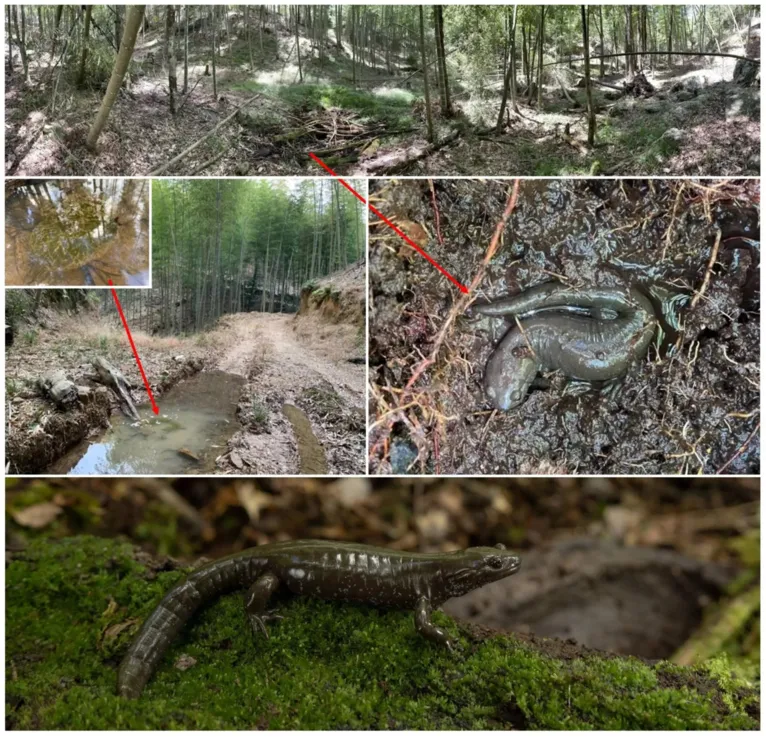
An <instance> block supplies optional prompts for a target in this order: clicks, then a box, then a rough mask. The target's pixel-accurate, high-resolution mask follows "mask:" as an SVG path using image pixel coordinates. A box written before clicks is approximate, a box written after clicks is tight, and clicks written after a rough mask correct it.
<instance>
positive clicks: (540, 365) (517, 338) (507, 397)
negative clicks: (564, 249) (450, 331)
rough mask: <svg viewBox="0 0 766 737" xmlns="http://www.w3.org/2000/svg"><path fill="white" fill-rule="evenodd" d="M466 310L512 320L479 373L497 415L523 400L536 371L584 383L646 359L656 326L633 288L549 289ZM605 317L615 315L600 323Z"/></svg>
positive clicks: (649, 308) (536, 289)
mask: <svg viewBox="0 0 766 737" xmlns="http://www.w3.org/2000/svg"><path fill="white" fill-rule="evenodd" d="M586 308H587V309H586ZM584 309H585V310H586V314H578V312H580V313H581V312H582V311H583V310H584ZM473 311H474V312H479V313H481V314H484V315H490V316H495V317H508V316H510V317H512V318H513V319H514V323H513V326H512V327H511V328H510V330H508V332H507V333H506V334H505V336H504V337H503V338H502V340H501V341H500V343H499V344H498V346H497V347H496V348H495V350H494V352H493V353H492V355H491V356H490V358H489V361H488V362H487V367H486V370H485V373H484V390H485V392H486V395H487V397H488V398H489V401H490V402H491V404H492V406H494V407H495V408H496V409H499V410H503V411H507V410H509V409H513V408H514V407H517V406H518V405H520V404H521V403H522V402H523V401H524V399H525V397H526V395H527V391H528V390H529V387H530V385H531V384H532V382H533V381H534V379H535V376H537V374H538V372H540V371H543V370H546V371H550V370H554V369H558V370H560V371H562V372H563V373H564V374H565V375H566V376H569V377H571V378H574V379H580V380H583V381H606V380H608V379H614V378H616V377H618V376H620V375H621V374H624V373H625V371H627V369H628V366H630V364H631V363H632V362H633V361H634V360H636V359H637V358H641V357H642V356H644V355H645V354H646V351H647V349H648V348H649V344H650V343H651V342H652V337H653V335H654V329H655V326H656V325H657V318H656V316H655V313H654V308H653V306H652V303H651V302H650V300H649V299H648V298H647V297H646V296H644V295H643V294H642V293H641V292H640V291H639V290H638V289H636V288H635V287H631V288H613V287H588V288H587V289H582V290H577V289H573V288H572V287H568V286H566V285H563V284H559V283H558V282H548V283H546V284H541V285H539V286H536V287H532V288H531V289H528V290H526V291H524V292H522V293H521V294H518V295H516V296H513V297H507V298H504V299H500V300H497V301H495V302H490V303H489V304H485V305H475V306H474V307H473ZM610 313H613V314H615V315H616V316H615V317H613V318H612V319H606V317H607V315H609V314H610ZM517 321H518V322H517Z"/></svg>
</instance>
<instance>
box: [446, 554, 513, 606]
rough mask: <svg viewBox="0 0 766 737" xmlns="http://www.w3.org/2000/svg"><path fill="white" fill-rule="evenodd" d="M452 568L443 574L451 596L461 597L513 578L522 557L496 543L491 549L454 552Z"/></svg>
mask: <svg viewBox="0 0 766 737" xmlns="http://www.w3.org/2000/svg"><path fill="white" fill-rule="evenodd" d="M454 555H455V565H454V567H451V568H449V569H448V570H447V571H446V572H445V577H444V579H445V586H446V589H447V590H448V591H449V595H450V596H462V595H463V594H467V593H468V592H469V591H473V590H474V589H478V588H479V587H480V586H484V584H488V583H492V581H499V580H500V579H501V578H506V577H507V576H512V575H513V574H514V573H516V571H518V570H519V566H520V565H521V558H519V556H518V555H516V554H515V553H512V552H511V551H510V550H506V549H505V546H504V545H502V544H500V543H498V544H497V545H496V546H495V547H494V548H467V549H466V550H460V551H457V552H456V553H454Z"/></svg>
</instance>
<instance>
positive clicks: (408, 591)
mask: <svg viewBox="0 0 766 737" xmlns="http://www.w3.org/2000/svg"><path fill="white" fill-rule="evenodd" d="M519 565H520V559H519V557H518V556H517V555H515V554H513V553H512V552H510V551H508V550H506V549H505V547H504V546H503V545H500V544H498V545H497V546H496V547H494V548H491V547H476V548H467V549H466V550H458V551H455V552H451V553H406V552H399V551H396V550H388V549H386V548H380V547H375V546H372V545H358V544H354V543H339V542H329V541H322V540H296V541H291V542H282V543H274V544H270V545H261V546H259V547H256V548H250V549H249V550H245V551H243V552H240V553H235V554H234V555H230V556H228V557H226V558H221V559H220V560H217V561H214V562H212V563H209V564H207V565H205V566H203V567H202V568H200V569H198V570H197V571H195V572H194V573H192V574H191V575H189V577H188V578H187V579H186V580H185V581H184V582H183V583H181V584H179V585H178V586H176V587H175V588H173V589H171V590H170V591H169V592H168V593H167V594H166V595H165V598H163V599H162V601H161V602H160V603H159V604H158V606H157V608H156V609H155V610H154V611H153V612H152V613H151V614H150V615H149V616H148V617H147V618H146V620H145V621H144V623H143V626H142V627H141V630H140V631H139V633H138V635H137V636H136V639H135V640H134V641H133V643H132V645H131V646H130V649H129V650H128V652H127V654H126V655H125V658H124V659H123V661H122V664H121V665H120V669H119V673H118V677H117V690H118V693H119V694H120V695H121V696H123V697H125V698H137V697H138V696H139V695H140V694H141V692H142V691H143V688H144V686H145V685H146V683H147V682H148V681H149V679H150V678H151V675H152V673H153V672H154V670H155V669H156V667H157V665H158V663H159V662H160V660H161V658H162V656H163V654H164V653H165V651H166V650H167V649H168V647H169V646H170V644H171V642H172V640H173V638H174V637H175V636H176V635H177V634H178V633H179V632H180V630H181V628H182V627H183V626H184V624H185V623H186V622H187V621H188V620H189V619H190V618H191V617H192V615H193V614H194V613H195V612H196V611H197V610H198V609H199V608H200V607H201V606H203V605H204V604H206V603H208V602H210V601H211V600H212V599H214V598H215V597H217V596H220V595H221V594H225V593H227V592H229V591H233V590H235V589H238V588H247V593H246V595H245V611H246V614H247V617H248V619H249V621H250V625H251V626H252V628H253V632H254V633H255V634H258V633H259V632H260V633H262V634H263V635H264V636H266V637H268V631H267V629H266V623H267V622H268V621H271V620H274V619H281V617H279V616H278V615H276V614H275V613H274V612H273V610H267V608H266V607H267V604H268V602H269V599H270V597H271V595H272V594H273V593H274V592H275V591H276V590H277V589H278V588H279V587H280V586H282V587H284V588H286V589H288V590H289V591H290V592H292V593H294V594H301V595H305V596H313V597H317V598H321V599H329V600H339V601H347V602H357V603H362V604H372V605H375V606H379V607H391V608H398V609H414V610H415V628H416V629H417V631H418V632H420V634H422V635H423V636H424V637H426V638H428V639H429V640H432V641H433V642H436V643H438V644H440V645H443V646H445V647H447V648H450V649H451V648H452V647H453V643H452V642H451V640H450V639H449V637H448V636H447V633H446V632H444V630H442V629H440V628H439V627H437V626H436V625H435V624H434V623H433V622H432V621H431V614H432V611H433V610H434V608H436V607H439V606H441V604H443V603H444V602H445V601H446V600H447V599H449V598H451V597H453V596H462V595H463V594H467V593H468V592H469V591H472V590H473V589H476V588H479V587H480V586H483V585H485V584H487V583H490V582H491V581H497V580H499V579H501V578H505V577H506V576H510V575H512V574H514V573H516V571H517V570H518V569H519Z"/></svg>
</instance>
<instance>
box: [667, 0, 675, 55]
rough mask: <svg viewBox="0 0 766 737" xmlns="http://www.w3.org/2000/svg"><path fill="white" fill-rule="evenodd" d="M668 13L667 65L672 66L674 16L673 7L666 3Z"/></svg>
mask: <svg viewBox="0 0 766 737" xmlns="http://www.w3.org/2000/svg"><path fill="white" fill-rule="evenodd" d="M665 8H666V12H667V15H668V67H672V66H673V17H674V16H675V14H676V13H675V7H674V6H672V5H666V6H665Z"/></svg>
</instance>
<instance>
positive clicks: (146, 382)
mask: <svg viewBox="0 0 766 737" xmlns="http://www.w3.org/2000/svg"><path fill="white" fill-rule="evenodd" d="M109 286H110V287H111V288H112V297H114V303H115V304H116V305H117V312H119V313H120V320H122V324H123V325H124V326H125V332H126V333H127V334H128V342H129V343H130V347H131V348H132V349H133V355H134V356H135V357H136V363H137V364H138V370H139V371H140V372H141V378H142V379H143V380H144V386H145V387H146V393H147V394H148V395H149V399H150V400H151V402H152V412H154V414H155V415H158V414H159V413H160V408H159V407H158V406H157V403H156V402H155V401H154V394H152V388H151V387H150V386H149V379H147V378H146V374H145V373H144V367H143V366H142V365H141V359H140V358H139V357H138V351H137V350H136V344H135V343H134V342H133V336H132V335H131V334H130V328H129V327H128V321H127V320H126V319H125V313H124V312H123V311H122V305H121V304H120V300H119V298H118V297H117V291H116V290H115V288H114V284H113V283H112V280H111V279H110V280H109Z"/></svg>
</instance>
